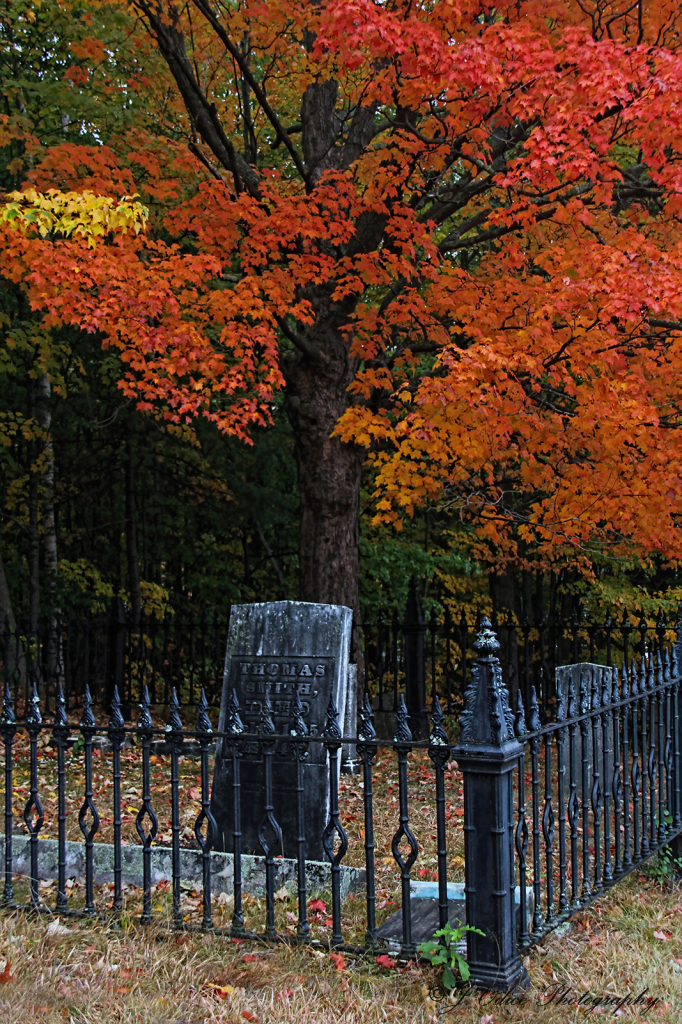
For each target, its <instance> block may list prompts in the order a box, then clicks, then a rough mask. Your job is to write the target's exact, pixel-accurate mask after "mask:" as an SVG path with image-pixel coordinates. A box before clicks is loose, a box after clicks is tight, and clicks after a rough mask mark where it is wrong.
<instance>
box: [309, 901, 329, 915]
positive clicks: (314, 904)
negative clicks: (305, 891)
mask: <svg viewBox="0 0 682 1024" xmlns="http://www.w3.org/2000/svg"><path fill="white" fill-rule="evenodd" d="M308 910H319V911H320V913H321V914H324V913H325V912H326V910H327V904H326V903H325V902H324V900H311V901H310V903H309V904H308Z"/></svg>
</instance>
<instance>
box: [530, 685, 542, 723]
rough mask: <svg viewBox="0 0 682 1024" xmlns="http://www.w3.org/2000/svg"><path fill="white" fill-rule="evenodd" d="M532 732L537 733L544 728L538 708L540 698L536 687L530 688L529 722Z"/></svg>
mask: <svg viewBox="0 0 682 1024" xmlns="http://www.w3.org/2000/svg"><path fill="white" fill-rule="evenodd" d="M528 725H529V726H530V731H531V732H537V731H538V729H541V728H542V722H541V721H540V708H539V707H538V698H537V694H536V692H535V687H534V686H531V688H530V718H529V720H528Z"/></svg>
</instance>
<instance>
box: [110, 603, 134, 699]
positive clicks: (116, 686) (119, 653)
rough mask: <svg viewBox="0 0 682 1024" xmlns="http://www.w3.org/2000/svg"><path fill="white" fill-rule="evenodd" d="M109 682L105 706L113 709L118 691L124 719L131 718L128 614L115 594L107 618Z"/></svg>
mask: <svg viewBox="0 0 682 1024" xmlns="http://www.w3.org/2000/svg"><path fill="white" fill-rule="evenodd" d="M107 633H108V636H107V639H108V646H107V680H106V687H107V689H106V693H105V695H104V704H105V706H106V707H111V702H112V700H113V699H114V690H118V693H119V695H120V699H121V707H122V710H123V717H124V718H126V719H129V718H130V706H129V704H128V701H127V700H126V690H125V671H126V613H125V608H124V606H123V598H122V597H121V595H120V594H115V595H114V597H112V599H111V604H110V605H109V615H108V617H107Z"/></svg>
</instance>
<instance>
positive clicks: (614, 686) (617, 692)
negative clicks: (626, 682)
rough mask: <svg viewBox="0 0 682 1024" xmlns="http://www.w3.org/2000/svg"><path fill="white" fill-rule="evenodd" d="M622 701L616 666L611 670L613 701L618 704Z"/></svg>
mask: <svg viewBox="0 0 682 1024" xmlns="http://www.w3.org/2000/svg"><path fill="white" fill-rule="evenodd" d="M619 700H620V677H619V675H618V669H617V668H616V666H615V665H613V667H612V668H611V701H612V703H613V704H617V703H618V701H619Z"/></svg>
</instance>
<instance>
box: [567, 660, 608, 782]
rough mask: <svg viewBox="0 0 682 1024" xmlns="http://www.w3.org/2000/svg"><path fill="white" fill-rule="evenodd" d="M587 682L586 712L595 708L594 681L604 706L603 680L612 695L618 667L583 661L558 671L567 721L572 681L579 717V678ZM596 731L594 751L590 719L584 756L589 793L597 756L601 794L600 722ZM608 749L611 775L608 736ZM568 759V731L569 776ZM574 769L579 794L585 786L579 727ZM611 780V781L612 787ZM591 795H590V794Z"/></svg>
mask: <svg viewBox="0 0 682 1024" xmlns="http://www.w3.org/2000/svg"><path fill="white" fill-rule="evenodd" d="M581 676H582V678H583V679H584V681H585V689H586V691H587V710H588V711H590V710H591V708H592V683H593V680H594V681H595V682H596V685H597V693H598V694H599V704H600V706H601V699H602V694H603V690H604V679H605V677H606V682H607V683H608V692H609V694H611V693H612V692H613V687H614V685H615V683H616V682H617V679H618V669H617V668H615V666H610V667H609V666H606V665H597V664H594V663H593V662H590V661H581V662H578V663H577V664H575V665H562V666H561V667H560V668H557V669H556V674H555V679H556V689H557V694H559V693H561V695H562V697H563V702H564V715H565V717H566V718H568V717H569V701H568V689H569V682H570V680H573V689H574V691H575V703H576V712H577V714H580V678H581ZM597 721H598V728H597V745H596V750H594V751H593V735H592V733H593V730H592V719H588V724H587V737H586V739H587V742H586V744H585V752H586V754H587V758H588V761H589V773H588V777H589V787H590V789H589V791H591V788H592V781H593V779H594V763H595V755H596V758H597V761H598V770H599V777H600V779H601V783H602V791H603V788H604V779H603V774H604V753H603V749H604V746H603V735H602V724H601V721H600V720H599V719H597ZM609 730H611V722H610V721H609ZM609 740H610V742H609V749H610V751H611V754H610V757H609V771H610V772H612V771H613V735H612V732H611V731H610V732H609ZM553 756H554V757H556V752H553ZM569 757H570V738H569V731H568V729H566V733H565V736H564V765H565V767H566V772H567V773H568V769H569ZM575 766H576V781H577V783H578V791H579V792H580V789H581V786H582V736H581V731H580V725H578V726H576V730H575ZM610 782H611V780H609V785H610ZM589 791H588V792H589Z"/></svg>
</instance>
